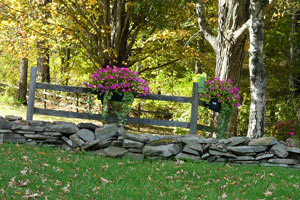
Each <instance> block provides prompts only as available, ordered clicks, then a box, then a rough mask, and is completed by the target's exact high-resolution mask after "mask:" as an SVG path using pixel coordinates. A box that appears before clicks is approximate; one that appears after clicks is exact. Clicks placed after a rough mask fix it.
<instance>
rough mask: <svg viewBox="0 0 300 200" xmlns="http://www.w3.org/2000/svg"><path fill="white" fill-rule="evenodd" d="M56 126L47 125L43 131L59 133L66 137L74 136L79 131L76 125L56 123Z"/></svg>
mask: <svg viewBox="0 0 300 200" xmlns="http://www.w3.org/2000/svg"><path fill="white" fill-rule="evenodd" d="M56 123H57V124H47V125H46V127H45V131H47V132H60V133H64V134H66V135H72V134H75V133H76V132H77V131H78V130H79V129H78V127H77V126H76V124H74V123H72V122H56Z"/></svg>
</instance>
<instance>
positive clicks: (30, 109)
mask: <svg viewBox="0 0 300 200" xmlns="http://www.w3.org/2000/svg"><path fill="white" fill-rule="evenodd" d="M36 78H37V68H36V67H31V71H30V83H29V97H28V106H27V120H32V119H33V115H34V114H39V115H50V116H57V117H69V118H79V119H90V120H100V121H103V117H102V115H101V114H90V113H78V112H70V111H62V110H51V109H42V108H36V107H34V101H35V93H36V89H43V90H54V91H62V92H71V93H77V94H81V93H86V94H87V93H90V92H92V90H91V89H90V88H85V87H75V86H64V85H55V84H48V83H37V82H36ZM136 98H139V99H144V100H157V101H169V102H180V103H190V104H191V105H192V106H191V118H190V122H181V121H170V120H157V119H145V118H134V117H128V119H127V123H132V124H142V125H156V126H169V127H181V128H187V129H190V134H196V133H197V130H203V131H213V128H211V127H208V126H204V125H199V124H197V120H198V107H199V106H204V105H205V104H204V102H202V101H201V100H200V99H199V96H198V83H193V94H192V97H182V96H169V95H158V94H148V95H147V96H142V97H136ZM106 120H107V121H111V122H117V121H118V118H117V117H114V116H107V118H106Z"/></svg>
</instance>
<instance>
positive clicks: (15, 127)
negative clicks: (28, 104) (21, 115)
mask: <svg viewBox="0 0 300 200" xmlns="http://www.w3.org/2000/svg"><path fill="white" fill-rule="evenodd" d="M11 130H13V131H15V130H21V131H33V132H43V131H44V130H45V127H43V126H24V125H21V124H16V123H15V124H14V125H13V126H12V127H11Z"/></svg>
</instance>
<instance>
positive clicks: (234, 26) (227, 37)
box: [196, 0, 249, 86]
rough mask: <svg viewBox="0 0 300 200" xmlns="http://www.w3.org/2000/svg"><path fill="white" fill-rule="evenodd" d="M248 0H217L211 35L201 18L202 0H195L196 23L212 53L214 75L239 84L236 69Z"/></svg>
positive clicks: (246, 22) (244, 27) (241, 46)
mask: <svg viewBox="0 0 300 200" xmlns="http://www.w3.org/2000/svg"><path fill="white" fill-rule="evenodd" d="M248 2H249V0H246V1H245V0H219V4H218V10H219V11H218V12H219V16H218V32H217V35H214V34H213V32H212V30H211V27H210V26H209V25H208V23H207V20H206V17H205V9H204V4H203V1H202V0H198V2H197V6H196V12H197V15H198V25H199V29H200V31H201V32H202V33H203V35H204V38H205V39H206V40H207V41H208V42H209V43H210V45H211V46H212V48H213V49H214V51H215V53H216V68H215V69H216V70H215V71H216V72H215V76H216V77H219V78H221V79H222V80H226V79H228V78H230V79H232V82H233V84H234V85H236V86H238V85H239V79H240V70H241V67H242V63H243V60H244V45H245V41H246V37H247V35H246V34H247V28H248V24H249V23H248V19H249V16H248Z"/></svg>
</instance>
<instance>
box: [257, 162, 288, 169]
mask: <svg viewBox="0 0 300 200" xmlns="http://www.w3.org/2000/svg"><path fill="white" fill-rule="evenodd" d="M260 166H263V167H285V168H289V167H290V165H287V164H278V163H260Z"/></svg>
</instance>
